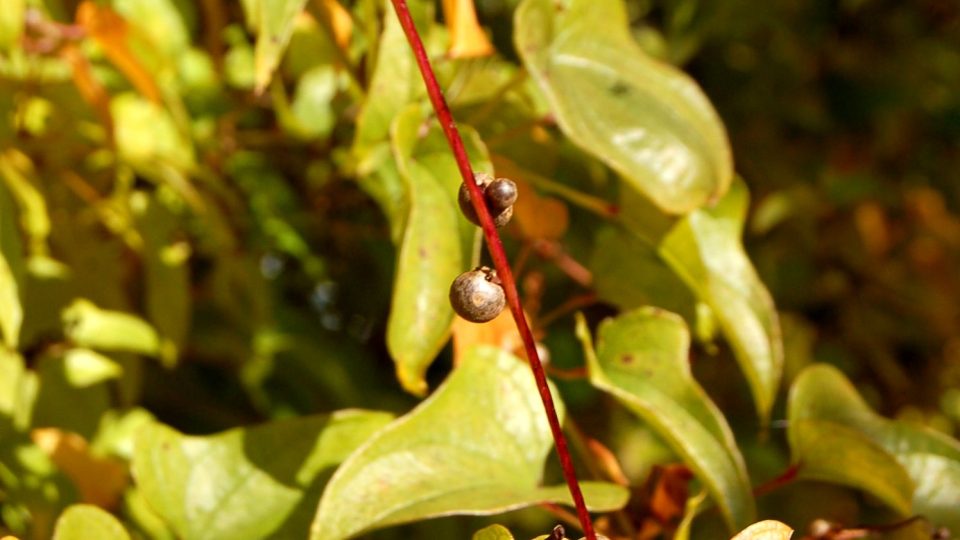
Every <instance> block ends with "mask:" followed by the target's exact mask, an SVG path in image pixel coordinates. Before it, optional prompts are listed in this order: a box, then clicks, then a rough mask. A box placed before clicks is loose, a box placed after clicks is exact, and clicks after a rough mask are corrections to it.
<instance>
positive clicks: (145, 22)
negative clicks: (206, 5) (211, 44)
mask: <svg viewBox="0 0 960 540" xmlns="http://www.w3.org/2000/svg"><path fill="white" fill-rule="evenodd" d="M177 3H178V2H175V1H173V0H113V3H112V5H113V8H114V9H116V10H117V13H120V14H121V15H123V17H124V18H125V19H127V20H128V21H130V22H131V23H132V24H134V25H136V26H137V28H138V29H139V30H140V31H142V32H143V33H144V34H146V36H147V37H148V38H149V40H150V45H151V46H153V47H156V48H158V49H160V50H162V51H163V52H164V54H165V55H166V56H167V57H168V58H171V59H173V58H176V57H177V55H179V54H181V53H183V52H184V51H185V50H186V49H187V48H188V47H189V46H190V31H189V30H188V29H187V25H186V24H185V23H184V20H183V16H182V15H181V14H180V10H179V9H177V6H176V4H177Z"/></svg>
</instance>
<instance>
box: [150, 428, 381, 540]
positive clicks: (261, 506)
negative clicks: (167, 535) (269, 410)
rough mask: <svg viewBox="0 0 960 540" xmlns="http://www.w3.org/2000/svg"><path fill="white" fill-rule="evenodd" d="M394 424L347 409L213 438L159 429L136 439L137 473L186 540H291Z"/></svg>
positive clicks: (152, 502) (154, 502) (156, 504)
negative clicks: (341, 474)
mask: <svg viewBox="0 0 960 540" xmlns="http://www.w3.org/2000/svg"><path fill="white" fill-rule="evenodd" d="M390 419H391V416H390V415H389V414H387V413H381V412H371V411H356V410H353V411H340V412H337V413H334V414H332V415H322V416H308V417H302V418H296V419H292V420H281V421H277V422H272V423H269V424H264V425H260V426H255V427H250V428H240V429H232V430H229V431H226V432H223V433H219V434H216V435H211V436H206V437H193V436H187V435H183V434H181V433H178V432H176V431H174V430H173V429H170V428H168V427H166V426H163V425H161V424H153V425H150V426H147V427H145V428H143V429H141V431H140V432H139V433H138V434H137V438H136V443H135V450H134V457H133V475H134V477H135V478H136V479H137V484H138V486H139V487H140V490H141V492H142V494H143V496H144V497H145V498H146V500H147V502H148V503H149V504H150V507H151V508H153V510H154V511H156V512H157V513H158V514H159V515H160V516H162V517H163V518H164V520H165V521H166V522H167V523H168V524H169V525H170V527H172V528H173V530H174V531H175V532H176V534H177V536H178V537H179V538H184V539H186V540H196V539H204V538H209V539H218V538H235V539H237V540H242V539H247V538H249V539H254V538H292V537H296V536H297V535H302V534H303V531H305V530H306V528H307V526H308V524H309V521H310V518H311V517H312V515H313V510H314V509H315V508H316V504H317V499H318V498H319V496H320V491H321V490H322V489H323V484H324V482H325V481H326V479H327V478H329V474H330V472H331V470H332V469H333V467H335V466H336V465H337V464H338V463H340V462H341V461H342V460H343V459H345V458H346V457H347V456H348V455H349V454H350V453H351V452H352V451H354V449H355V448H357V447H358V446H359V445H360V444H361V443H362V442H363V441H364V440H366V439H367V438H368V437H370V436H371V435H372V434H373V433H375V432H376V431H377V430H379V429H381V428H382V427H383V426H384V425H386V424H387V422H389V421H390Z"/></svg>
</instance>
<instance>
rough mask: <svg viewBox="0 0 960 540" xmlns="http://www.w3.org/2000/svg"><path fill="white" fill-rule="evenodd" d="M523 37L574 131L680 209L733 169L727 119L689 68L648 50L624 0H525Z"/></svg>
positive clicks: (520, 19) (662, 202)
mask: <svg viewBox="0 0 960 540" xmlns="http://www.w3.org/2000/svg"><path fill="white" fill-rule="evenodd" d="M514 41H515V43H516V47H517V51H518V52H519V53H520V56H521V58H522V59H523V62H524V65H525V66H526V67H527V69H528V70H529V71H530V74H531V75H532V76H533V78H534V79H535V80H536V81H537V83H538V85H539V87H540V89H541V90H542V91H543V93H544V94H545V95H546V98H547V100H548V102H549V103H550V107H551V109H552V111H553V113H554V116H555V117H556V119H557V122H558V123H559V125H560V128H561V129H562V130H563V132H564V134H566V136H567V137H569V138H570V140H572V141H573V142H574V143H576V144H577V145H578V146H580V147H581V148H583V149H584V150H586V151H587V152H589V153H591V154H593V155H595V156H597V157H598V158H600V159H601V160H603V161H604V162H605V163H607V164H608V165H609V166H610V167H612V168H613V169H614V170H616V171H617V172H619V173H620V174H621V175H622V176H623V177H624V179H625V180H626V181H627V182H628V183H629V184H630V185H631V186H633V187H635V188H636V189H638V190H639V191H641V192H643V193H644V194H646V196H647V197H649V198H650V199H651V200H653V201H654V202H655V203H656V205H657V206H659V207H660V208H661V209H663V210H664V211H666V212H668V213H671V214H682V213H685V212H689V211H691V210H693V209H695V208H698V207H700V206H703V205H705V204H707V203H710V202H711V201H715V200H717V199H719V198H720V197H721V196H722V195H723V194H724V193H725V192H726V190H727V188H728V187H729V185H730V182H731V181H732V179H733V163H732V158H731V155H730V146H729V143H728V141H727V136H726V132H725V131H724V128H723V125H722V123H721V122H720V119H719V117H718V116H717V113H716V111H714V109H713V107H712V106H711V104H710V102H709V101H708V100H707V98H706V96H705V95H704V94H703V92H702V91H701V90H700V88H699V87H698V86H697V85H696V83H694V82H693V80H692V79H690V78H689V77H688V76H687V75H685V74H684V73H683V72H681V71H679V70H677V69H676V68H674V67H672V66H670V65H667V64H664V63H661V62H658V61H656V60H654V59H652V58H650V57H648V56H647V55H646V54H645V53H644V52H643V50H642V49H641V48H640V47H639V46H638V45H637V44H636V42H635V41H634V40H633V38H632V37H631V35H630V29H629V24H628V19H627V12H626V8H625V6H624V3H623V2H622V0H567V1H564V2H555V1H553V0H525V1H524V2H523V3H522V4H521V5H520V7H519V8H518V9H517V13H516V20H515V25H514Z"/></svg>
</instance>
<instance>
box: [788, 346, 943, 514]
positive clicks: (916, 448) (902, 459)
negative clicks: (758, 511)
mask: <svg viewBox="0 0 960 540" xmlns="http://www.w3.org/2000/svg"><path fill="white" fill-rule="evenodd" d="M787 417H788V420H789V422H790V433H791V437H793V435H792V433H793V431H794V427H793V426H794V424H795V423H797V424H798V425H802V423H803V422H810V421H814V422H817V424H818V425H823V424H829V425H832V426H839V427H841V428H844V429H849V430H853V431H855V432H857V433H858V434H860V435H861V436H863V437H864V438H865V439H867V440H868V441H871V442H872V443H873V444H875V445H877V446H878V447H879V448H882V449H884V450H885V451H886V452H887V453H888V454H890V455H892V456H893V457H894V458H895V459H896V460H897V462H898V463H899V464H900V465H901V466H902V467H903V468H904V470H905V471H906V474H907V475H908V476H909V478H910V479H911V480H912V484H913V487H914V488H915V489H914V490H913V498H912V503H913V504H912V511H913V512H916V513H919V514H923V515H925V516H927V517H928V518H929V519H930V520H931V522H933V523H935V524H938V525H945V526H947V527H950V528H953V529H960V515H958V514H957V512H956V508H957V501H958V500H960V442H958V441H957V440H955V439H952V438H950V437H948V436H946V435H944V434H942V433H938V432H935V431H933V430H930V429H928V428H924V427H921V426H914V425H911V424H907V423H905V422H900V421H893V420H888V419H886V418H883V417H881V416H880V415H878V414H876V413H875V412H873V410H871V409H870V407H869V406H868V405H867V404H866V402H865V401H864V400H863V398H862V397H860V394H859V393H857V390H856V388H854V387H853V385H852V384H851V383H850V381H848V380H847V379H846V377H844V376H843V374H842V373H841V372H840V371H839V370H837V369H836V368H834V367H832V366H827V365H823V364H815V365H812V366H810V367H808V368H806V369H805V370H804V371H803V372H801V373H800V375H799V376H798V377H797V380H796V381H795V382H794V384H793V387H792V388H791V389H790V399H789V405H788V416H787ZM791 440H792V439H791ZM909 495H910V491H907V492H906V495H905V496H907V497H909ZM907 509H908V511H909V509H910V506H909V505H908V506H907Z"/></svg>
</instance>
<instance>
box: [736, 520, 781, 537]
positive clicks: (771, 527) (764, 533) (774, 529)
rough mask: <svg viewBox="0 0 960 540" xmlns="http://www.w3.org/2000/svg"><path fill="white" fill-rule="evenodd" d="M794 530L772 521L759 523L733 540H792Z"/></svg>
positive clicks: (741, 532)
mask: <svg viewBox="0 0 960 540" xmlns="http://www.w3.org/2000/svg"><path fill="white" fill-rule="evenodd" d="M791 536H793V529H791V528H790V527H787V525H786V524H784V523H781V522H779V521H775V520H772V519H768V520H765V521H759V522H757V523H754V524H753V525H751V526H749V527H747V528H746V529H744V530H742V531H740V533H739V534H737V535H736V536H734V537H733V539H732V540H790V537H791Z"/></svg>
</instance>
